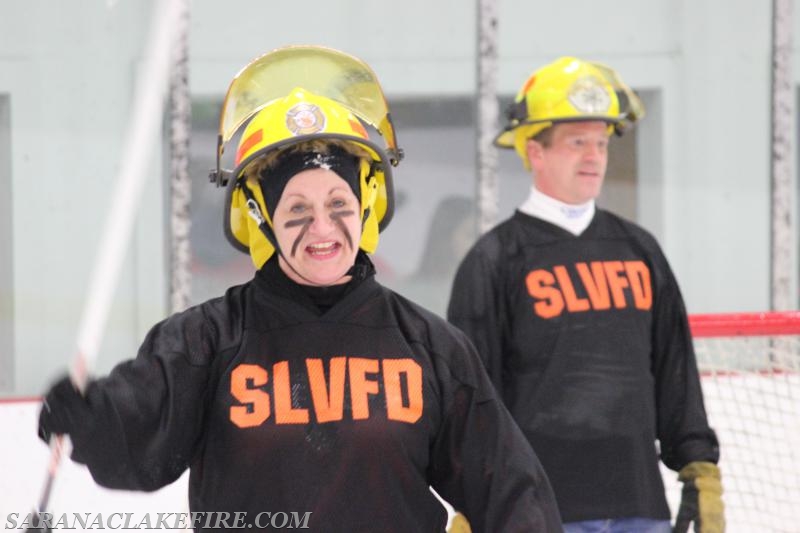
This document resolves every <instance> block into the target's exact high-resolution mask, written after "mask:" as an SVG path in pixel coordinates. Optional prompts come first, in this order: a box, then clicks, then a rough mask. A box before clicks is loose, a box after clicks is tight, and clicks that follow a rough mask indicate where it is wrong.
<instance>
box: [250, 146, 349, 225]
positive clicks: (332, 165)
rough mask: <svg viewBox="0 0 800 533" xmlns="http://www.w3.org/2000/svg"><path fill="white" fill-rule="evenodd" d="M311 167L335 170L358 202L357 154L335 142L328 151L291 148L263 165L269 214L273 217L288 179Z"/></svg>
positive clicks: (265, 197)
mask: <svg viewBox="0 0 800 533" xmlns="http://www.w3.org/2000/svg"><path fill="white" fill-rule="evenodd" d="M313 168H325V169H329V170H332V171H333V172H335V173H336V174H337V175H338V176H339V177H340V178H342V179H343V180H344V181H346V182H347V184H348V185H350V188H351V189H352V190H353V193H354V194H355V195H356V198H358V200H359V201H361V184H360V176H359V170H360V159H359V157H358V156H356V155H353V154H351V153H350V152H348V151H347V150H345V149H344V148H342V147H340V146H336V145H331V146H330V147H329V153H327V154H322V153H319V152H312V151H291V152H289V153H287V154H285V155H280V156H278V159H277V161H275V163H273V164H272V165H270V166H269V167H266V168H264V169H263V170H262V171H261V175H260V176H259V178H260V183H261V192H262V194H263V195H264V204H265V206H266V208H267V212H268V213H269V216H270V217H273V216H274V214H275V207H276V206H277V205H278V202H279V201H280V199H281V195H282V194H283V190H284V189H285V188H286V184H287V183H289V180H290V179H292V178H293V177H294V176H295V175H297V174H298V173H300V172H302V171H304V170H309V169H313Z"/></svg>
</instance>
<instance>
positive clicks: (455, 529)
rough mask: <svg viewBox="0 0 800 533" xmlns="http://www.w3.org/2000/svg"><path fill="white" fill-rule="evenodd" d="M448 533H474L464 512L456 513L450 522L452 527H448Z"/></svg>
mask: <svg viewBox="0 0 800 533" xmlns="http://www.w3.org/2000/svg"><path fill="white" fill-rule="evenodd" d="M447 533H472V528H471V527H469V522H468V521H467V518H466V517H465V516H464V515H463V514H461V513H456V515H455V516H454V517H453V521H452V522H450V527H449V528H447Z"/></svg>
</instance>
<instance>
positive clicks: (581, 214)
mask: <svg viewBox="0 0 800 533" xmlns="http://www.w3.org/2000/svg"><path fill="white" fill-rule="evenodd" d="M519 210H520V211H522V212H523V213H525V214H526V215H530V216H533V217H536V218H541V219H542V220H546V221H547V222H550V223H551V224H555V225H556V226H558V227H560V228H563V229H565V230H567V231H568V232H570V233H572V234H573V235H580V234H581V233H583V231H584V230H585V229H586V228H587V227H588V226H589V224H590V223H591V222H592V218H593V217H594V211H595V207H594V200H589V201H588V202H586V203H585V204H580V205H572V204H565V203H564V202H562V201H560V200H556V199H555V198H553V197H551V196H547V195H546V194H544V193H543V192H541V191H540V190H539V189H537V188H536V187H534V186H531V194H530V195H529V196H528V199H527V200H525V202H524V203H523V204H522V205H521V206H519Z"/></svg>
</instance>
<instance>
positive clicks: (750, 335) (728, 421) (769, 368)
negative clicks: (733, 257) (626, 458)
mask: <svg viewBox="0 0 800 533" xmlns="http://www.w3.org/2000/svg"><path fill="white" fill-rule="evenodd" d="M690 325H691V329H692V335H693V337H694V344H695V350H696V352H697V360H698V365H699V367H700V372H701V375H702V383H703V394H704V397H705V402H706V410H707V412H708V418H709V422H710V424H711V426H712V427H713V428H714V429H715V430H716V432H717V435H718V437H719V441H720V469H721V471H722V476H723V487H724V495H723V498H724V501H725V515H726V519H727V524H728V528H727V531H728V532H729V533H730V532H734V531H742V532H756V531H758V532H798V531H800V525H798V519H797V513H798V512H799V511H800V312H794V311H793V312H765V313H736V314H717V315H693V316H691V317H690ZM678 501H679V494H678ZM671 503H672V502H671ZM673 509H675V507H673Z"/></svg>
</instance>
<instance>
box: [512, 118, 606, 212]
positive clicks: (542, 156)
mask: <svg viewBox="0 0 800 533" xmlns="http://www.w3.org/2000/svg"><path fill="white" fill-rule="evenodd" d="M528 161H530V164H531V168H532V169H533V171H534V178H533V179H534V183H535V185H536V188H537V189H539V190H540V191H541V192H543V193H544V194H546V195H548V196H550V197H552V198H555V199H556V200H560V201H562V202H564V203H567V204H573V205H577V204H583V203H586V202H588V201H589V200H592V199H594V198H596V197H597V195H599V194H600V189H601V187H602V186H603V179H604V178H605V175H606V165H607V164H608V125H607V124H606V123H605V122H601V121H591V122H565V123H561V124H555V125H554V126H553V132H552V137H551V142H550V145H549V146H544V145H543V144H542V143H540V142H538V141H534V140H530V141H528Z"/></svg>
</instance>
